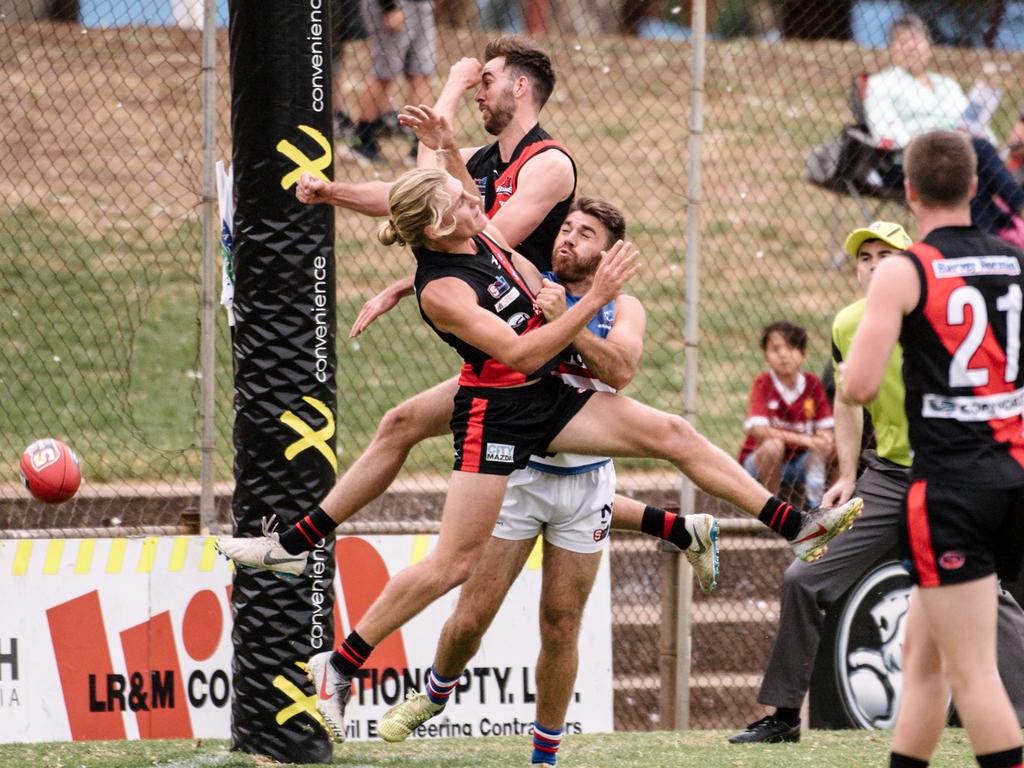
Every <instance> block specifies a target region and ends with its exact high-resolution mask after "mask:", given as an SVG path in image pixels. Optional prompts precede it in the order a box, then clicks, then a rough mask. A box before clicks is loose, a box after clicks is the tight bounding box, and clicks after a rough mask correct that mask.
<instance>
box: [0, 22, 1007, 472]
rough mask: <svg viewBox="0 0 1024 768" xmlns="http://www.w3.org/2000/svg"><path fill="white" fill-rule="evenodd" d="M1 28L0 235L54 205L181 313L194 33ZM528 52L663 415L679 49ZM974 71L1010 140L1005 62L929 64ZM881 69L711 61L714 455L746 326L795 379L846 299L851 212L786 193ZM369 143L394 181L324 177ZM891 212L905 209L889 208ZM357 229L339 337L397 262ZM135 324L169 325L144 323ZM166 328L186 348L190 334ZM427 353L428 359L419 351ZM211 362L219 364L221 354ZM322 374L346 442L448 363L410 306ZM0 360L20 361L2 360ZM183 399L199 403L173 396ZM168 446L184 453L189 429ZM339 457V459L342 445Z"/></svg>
mask: <svg viewBox="0 0 1024 768" xmlns="http://www.w3.org/2000/svg"><path fill="white" fill-rule="evenodd" d="M3 29H4V35H5V43H4V45H3V47H2V48H0V78H3V82H4V83H5V87H4V88H3V89H0V142H2V149H0V152H2V156H3V158H4V159H3V169H4V173H3V174H2V175H0V199H2V201H3V202H2V206H0V213H2V214H3V221H4V222H5V223H4V227H5V228H7V229H8V230H11V229H12V228H17V227H18V226H19V225H18V222H19V221H24V220H25V219H26V216H25V212H26V210H30V209H36V210H40V209H42V210H46V211H49V213H48V214H47V215H48V216H49V217H50V220H51V221H53V222H54V225H55V226H56V225H58V224H59V225H60V226H62V227H65V228H67V227H70V228H71V230H72V231H74V232H75V233H76V236H77V237H78V238H80V239H81V240H83V241H86V242H87V243H88V244H89V248H91V249H92V250H93V253H92V255H91V256H90V258H89V260H88V262H87V263H88V268H89V269H94V270H126V271H127V272H133V271H136V270H138V271H140V272H142V273H145V274H146V275H147V279H149V280H156V281H158V282H159V277H160V275H161V274H163V275H164V276H165V277H164V278H163V280H164V281H163V283H160V290H161V292H163V291H168V292H169V293H170V294H172V295H174V296H175V299H174V301H176V302H177V303H179V304H180V303H181V302H183V301H184V302H187V301H189V300H190V298H189V297H190V296H194V295H196V282H195V276H196V275H197V274H198V258H199V257H198V254H199V243H200V238H199V218H200V217H199V214H200V207H199V206H200V202H201V200H200V194H201V183H200V182H201V178H200V174H201V160H200V158H201V154H200V153H201V116H200V109H201V99H200V76H201V68H200V52H201V41H200V36H199V34H198V33H196V32H188V31H183V30H178V29H166V28H136V29H110V30H96V29H90V30H87V31H84V32H83V31H82V30H81V29H79V28H77V27H73V26H65V25H57V26H54V25H30V26H10V25H9V26H6V27H4V28H3ZM485 40H486V35H484V34H481V33H467V32H456V31H451V30H443V31H442V35H441V40H440V51H439V60H441V61H449V60H454V59H455V58H457V57H458V56H461V55H472V54H476V53H477V52H479V51H482V49H483V44H484V42H485ZM544 43H545V45H546V46H547V48H548V49H549V50H550V51H551V53H552V56H553V58H554V61H555V64H556V68H557V71H558V72H559V74H560V83H559V86H558V88H557V89H556V93H555V95H554V96H553V98H552V101H551V103H550V104H549V105H548V107H547V109H546V110H545V115H544V119H543V124H544V125H545V126H546V127H547V128H548V129H549V130H550V131H551V132H552V133H553V134H555V135H556V136H557V137H558V138H560V139H561V140H563V141H564V142H565V143H566V144H567V145H568V146H569V147H570V149H571V150H572V152H573V154H574V155H575V157H576V159H577V162H578V164H579V169H580V190H581V191H582V192H586V193H587V194H598V195H602V196H605V197H608V198H610V199H612V200H615V201H617V202H619V203H620V204H621V205H622V206H623V207H624V208H625V209H626V211H627V212H628V214H629V218H630V228H631V233H632V236H633V237H634V238H635V239H636V241H637V242H638V243H639V245H640V247H641V249H642V250H643V252H644V258H645V261H646V264H647V266H646V269H645V272H644V274H643V275H642V277H641V278H639V279H638V280H637V281H636V283H635V285H634V286H633V291H634V292H635V293H636V294H637V295H638V296H639V297H640V298H641V299H643V301H644V302H645V304H646V306H647V308H648V311H649V313H650V325H649V333H648V343H647V354H646V358H645V362H644V364H643V370H642V374H641V375H640V376H639V377H638V379H637V380H636V382H635V384H634V385H633V388H632V389H633V393H634V394H636V395H637V396H639V397H640V398H641V399H643V400H645V401H648V402H651V403H652V404H655V405H658V406H660V407H664V408H669V409H673V410H678V409H679V407H680V397H679V395H678V393H679V392H680V391H681V389H682V350H683V344H682V339H681V336H682V330H681V329H682V327H683V321H684V309H683V295H684V277H685V261H686V245H687V238H686V218H687V213H688V204H689V201H688V198H687V172H688V163H689V158H688V140H689V135H690V130H689V120H690V118H689V112H690V75H689V73H690V55H691V49H690V47H689V45H686V44H680V43H678V42H657V41H640V40H635V39H623V38H602V39H579V40H577V39H571V38H570V39H549V40H546V41H544ZM219 50H220V56H221V60H220V63H219V67H218V104H219V112H218V122H219V130H218V145H219V150H220V151H219V154H220V156H221V157H224V158H227V157H229V155H230V137H229V131H228V124H229V83H228V73H227V60H226V51H227V39H226V34H225V33H224V32H223V31H222V32H221V34H220V38H219ZM985 62H990V63H991V64H993V65H994V66H995V71H994V73H993V74H992V75H991V79H992V80H993V82H994V83H995V84H996V85H997V87H1003V88H1004V91H1005V92H1007V94H1008V97H1007V99H1006V104H1005V109H1004V111H1003V112H1002V113H1000V115H999V117H998V119H997V128H1002V129H1005V128H1006V127H1007V124H1008V121H1009V118H1010V110H1011V108H1012V102H1013V100H1014V99H1015V98H1016V97H1017V93H1016V88H1017V81H1016V79H1015V72H1019V71H1020V66H1021V63H1022V62H1021V59H1020V56H1019V55H1016V54H1008V53H993V54H989V53H986V52H976V51H940V52H939V56H938V62H937V66H938V68H940V69H942V70H943V71H946V72H949V73H953V74H956V75H957V76H958V77H960V78H961V81H962V82H963V84H964V85H965V86H968V85H969V80H970V79H971V77H972V76H973V74H975V73H977V72H980V71H981V67H982V64H983V63H985ZM883 64H884V60H883V56H882V54H880V53H878V52H871V51H863V50H861V49H859V48H857V47H856V46H854V45H853V44H839V43H815V44H808V43H787V44H775V45H771V44H765V43H759V42H754V41H749V40H742V41H734V42H727V43H713V44H711V45H710V46H709V48H708V61H707V75H706V89H705V96H706V101H705V107H704V126H703V129H704V130H703V137H702V138H703V153H702V158H703V180H704V188H703V198H702V200H701V205H702V208H701V210H702V221H703V226H702V262H701V283H702V292H701V328H702V337H701V338H702V340H701V347H700V356H701V357H700V359H701V364H700V382H699V390H700V393H701V396H700V403H701V404H700V412H699V420H700V422H701V425H702V426H703V427H704V428H705V429H707V430H708V432H709V434H710V435H711V437H712V438H713V439H715V440H716V441H717V442H719V443H720V444H721V445H722V446H723V447H725V448H726V449H727V450H729V451H732V450H734V449H735V448H736V447H737V445H738V440H739V425H740V422H741V421H742V417H743V413H744V410H745V399H746V391H747V387H748V385H749V382H750V379H751V377H752V375H753V373H754V372H755V371H756V370H757V369H759V368H760V366H761V360H760V352H759V350H758V349H757V341H756V340H757V337H758V334H759V329H760V327H761V326H762V325H763V324H764V323H765V322H767V321H770V320H772V319H777V318H779V317H790V318H792V319H795V320H798V321H800V322H803V323H804V324H805V325H807V326H808V329H809V330H810V332H811V336H812V347H811V350H810V356H809V361H808V367H809V368H811V369H812V370H816V369H818V368H819V367H820V365H821V364H822V363H823V362H824V360H825V359H826V357H827V355H828V352H829V345H828V341H827V338H828V328H829V324H830V318H831V316H832V314H833V313H834V311H835V310H836V309H838V308H839V307H840V306H842V305H843V304H845V303H847V302H848V301H849V300H851V299H852V298H853V297H854V296H855V294H856V289H855V285H854V283H853V281H852V279H851V276H850V274H849V270H846V271H843V272H838V273H837V272H832V271H827V270H826V269H825V264H826V262H827V260H828V258H829V254H828V253H827V252H826V251H827V243H828V233H829V232H830V231H831V230H833V229H835V230H837V231H840V230H842V229H847V228H850V227H851V226H854V225H858V224H859V223H860V221H859V214H858V212H857V210H856V208H855V207H854V206H853V205H852V204H851V203H850V202H849V201H843V204H842V205H841V206H840V207H839V209H838V211H837V213H838V218H837V219H835V220H833V218H832V215H831V212H832V204H833V199H834V198H833V196H832V195H831V194H829V193H827V192H824V191H822V190H820V189H817V188H815V187H812V186H810V185H809V184H807V183H806V182H805V181H804V180H803V169H804V158H805V156H806V154H807V152H808V150H809V149H810V147H811V146H813V145H814V144H816V143H819V142H821V141H823V140H826V139H828V138H830V137H832V136H834V135H835V134H836V132H837V130H838V128H839V126H840V125H841V124H842V123H843V122H844V121H845V120H846V118H847V106H846V98H847V86H848V83H849V79H850V76H851V75H852V74H853V73H855V72H857V71H860V70H869V71H870V70H876V69H878V68H880V67H881V66H883ZM366 69H367V56H366V50H365V46H364V45H363V44H355V45H353V46H351V47H350V50H349V51H348V52H347V55H346V73H345V81H344V84H343V90H344V91H345V93H346V98H347V99H348V101H349V103H350V104H352V103H354V98H353V97H354V92H355V89H356V88H357V87H358V85H359V83H360V81H361V78H362V74H363V73H364V72H365V71H366ZM437 82H438V84H439V83H440V80H438V81H437ZM459 122H460V126H461V128H462V133H461V135H462V139H463V141H464V143H465V144H467V145H472V144H479V143H483V142H485V141H487V139H488V137H487V136H486V135H484V134H483V132H482V130H481V129H480V128H479V126H478V123H477V118H476V113H475V111H474V110H473V108H472V105H470V104H468V103H467V104H466V106H465V108H464V109H463V110H462V112H461V113H460V115H459ZM385 150H386V153H387V154H388V156H389V157H390V158H391V159H392V160H393V165H391V166H390V167H385V168H382V169H363V168H361V167H358V166H356V165H353V164H350V163H343V162H340V161H339V162H338V164H337V166H336V174H337V176H338V177H339V178H346V179H353V180H358V179H370V178H375V177H377V176H381V177H385V178H386V177H389V176H391V175H397V174H398V173H400V172H401V170H402V167H401V164H400V162H399V159H400V157H401V155H402V154H404V151H405V145H404V144H400V143H393V142H392V143H386V146H385ZM887 214H888V215H890V216H901V215H903V214H902V213H901V212H900V211H899V210H898V209H893V208H889V209H888V211H887ZM32 226H33V227H35V226H36V225H34V224H33V225H32ZM47 229H48V227H45V226H44V227H42V228H41V230H42V231H39V232H31V233H28V234H30V235H32V238H31V239H32V242H33V243H36V244H38V246H39V247H38V249H37V250H38V252H39V253H40V254H43V255H42V256H41V258H46V256H45V254H46V253H47V251H48V250H50V249H49V248H48V246H47V243H48V242H50V241H47V239H46V237H47V236H48V235H47ZM371 230H372V223H370V222H367V221H364V220H361V219H359V218H358V217H356V216H354V215H350V214H345V213H339V215H338V217H337V242H338V256H339V258H338V299H339V328H340V329H341V330H342V331H343V330H344V329H345V328H347V325H348V322H349V320H350V319H351V318H352V317H354V313H355V312H356V310H357V309H358V307H359V305H360V304H361V303H362V301H363V300H364V298H366V297H367V296H368V295H370V294H371V293H372V292H374V291H375V290H377V289H379V288H380V287H381V286H382V285H383V284H384V282H385V281H386V280H387V279H390V278H391V277H395V276H397V275H399V274H401V273H402V272H404V271H405V270H407V269H408V268H409V266H410V262H409V261H407V260H406V261H401V260H399V261H397V262H396V261H395V260H394V257H393V256H390V255H388V254H386V253H384V252H382V251H381V250H380V249H379V248H377V247H374V246H373V245H370V244H369V242H370V240H369V234H370V232H371ZM6 234H8V235H11V234H17V233H12V232H10V231H8V232H7V233H6ZM21 235H22V236H25V235H26V233H21ZM55 236H56V235H55ZM3 237H4V233H2V232H0V242H7V241H5V240H3ZM24 239H25V238H24V237H22V240H21V242H23V241H24ZM12 247H15V248H17V247H22V246H12ZM52 250H53V251H55V252H56V251H59V250H60V249H58V248H53V249H52ZM126 252H127V255H126ZM131 258H134V259H135V261H134V262H131V261H130V259H131ZM52 266H54V267H56V268H58V269H59V268H60V265H56V264H55V265H52ZM0 288H2V286H0ZM153 290H154V291H155V288H154V289H153ZM153 295H154V294H153V292H152V291H151V292H149V293H147V292H145V291H143V292H141V293H140V295H139V296H138V297H135V298H134V299H132V300H133V301H137V302H138V303H139V306H138V313H139V320H138V322H139V323H142V324H145V323H146V322H147V312H149V313H152V312H155V311H157V309H158V308H159V305H157V306H156V307H155V308H152V309H151V308H150V307H149V304H148V302H149V301H150V298H147V297H152V296H153ZM72 317H73V316H72ZM72 321H73V320H72ZM150 324H151V325H154V326H160V325H163V324H164V321H163V319H162V318H161V316H159V315H158V316H156V319H152V318H151V319H150ZM173 332H174V333H176V334H177V335H178V336H180V335H181V334H183V333H184V334H189V335H191V334H194V330H193V329H192V328H184V329H178V330H176V331H173ZM154 333H155V336H154V338H155V339H157V341H154V343H159V341H158V339H159V333H157V331H156V329H154ZM425 350H432V351H430V352H429V354H426V355H425V352H424V351H425ZM221 354H222V355H226V354H227V350H226V348H225V349H222V352H221ZM339 359H340V363H339V368H340V371H341V374H340V377H339V390H340V391H341V392H342V410H343V411H344V413H343V414H342V417H343V419H345V429H346V430H347V431H348V434H349V438H348V439H347V440H346V443H347V444H349V445H351V446H352V447H353V448H354V447H355V446H358V445H362V444H363V443H364V442H365V440H366V438H367V437H368V434H369V432H370V431H371V430H372V429H373V426H374V424H375V423H376V420H377V418H378V417H379V416H380V414H381V413H382V412H383V410H384V409H385V408H386V407H387V406H388V405H390V404H392V403H394V402H396V401H397V400H399V399H401V398H402V397H404V396H407V395H409V394H412V393H413V392H415V391H417V390H418V389H419V388H421V387H422V386H424V385H426V384H427V383H430V382H432V381H435V380H437V379H439V378H440V377H441V376H443V375H446V374H447V373H448V372H449V371H450V370H452V367H453V361H452V358H451V357H450V355H448V354H447V353H446V352H444V351H439V350H438V347H437V346H436V344H435V342H433V341H431V340H430V339H429V336H428V334H427V333H426V331H425V329H423V328H421V327H420V324H419V323H418V322H417V321H416V318H415V313H414V312H413V311H412V308H411V307H407V308H405V309H403V310H401V311H400V313H399V315H398V322H396V321H395V320H393V319H385V320H384V321H382V322H381V324H380V325H379V326H378V327H377V328H375V329H373V330H372V331H371V333H369V334H368V335H367V336H366V337H365V339H364V340H363V341H362V343H361V344H360V345H359V346H358V348H357V347H356V346H354V345H350V344H349V343H347V342H345V341H343V342H342V343H341V344H339ZM0 363H7V364H10V365H12V366H14V367H16V366H17V360H14V359H11V360H4V361H0ZM133 365H136V366H137V365H139V364H137V363H133ZM225 370H226V368H225ZM131 375H132V378H133V381H136V380H138V379H139V378H140V377H141V378H145V377H146V376H149V375H150V373H148V372H147V371H146V370H140V369H138V368H136V369H133V370H132V371H131ZM133 386H134V384H133ZM189 386H194V384H190V385H189ZM130 399H131V398H130V397H129V400H130ZM181 405H182V406H183V407H186V408H194V407H195V403H194V400H192V399H187V398H186V399H185V400H184V401H182V404H181ZM223 415H224V418H225V424H224V425H222V428H221V433H222V435H227V434H228V431H229V429H230V426H229V419H230V412H229V403H225V404H224V409H223ZM186 421H187V420H186ZM182 437H183V441H184V443H185V444H186V445H188V444H189V443H190V441H191V439H192V437H191V436H190V435H189V434H187V433H186V434H184V435H183V436H182ZM181 450H183V451H184V452H186V453H188V452H189V451H192V450H193V449H192V448H191V447H185V448H182V449H181ZM443 453H444V450H443V449H439V450H438V451H436V452H434V453H433V454H428V455H425V456H420V457H419V458H416V459H415V460H414V461H413V462H412V468H413V469H417V468H420V469H422V468H425V467H429V466H438V464H437V462H438V461H440V462H441V465H443V463H444V462H443V461H442V460H441V459H439V458H438V457H439V456H441V455H442V454H443ZM345 454H346V459H347V458H350V457H351V455H352V450H346V452H345ZM226 458H227V456H226V452H225V459H226ZM188 463H189V464H190V465H191V463H192V462H191V460H190V461H189V462H188Z"/></svg>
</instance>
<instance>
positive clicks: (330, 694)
mask: <svg viewBox="0 0 1024 768" xmlns="http://www.w3.org/2000/svg"><path fill="white" fill-rule="evenodd" d="M332 653H333V651H324V652H323V653H318V654H317V655H316V656H313V657H312V658H311V659H310V660H309V661H307V662H306V676H307V677H308V678H309V680H310V682H311V683H313V687H314V688H316V708H317V711H318V712H319V713H320V715H321V716H322V717H323V719H324V730H326V731H327V735H328V736H330V737H331V738H332V739H333V740H334V741H337V742H339V743H341V742H343V741H344V740H345V707H346V706H347V705H348V700H349V699H350V698H352V678H351V677H348V676H347V675H343V674H341V673H340V672H339V671H338V670H336V669H335V668H334V666H333V665H332V664H331V654H332Z"/></svg>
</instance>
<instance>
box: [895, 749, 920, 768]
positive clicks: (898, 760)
mask: <svg viewBox="0 0 1024 768" xmlns="http://www.w3.org/2000/svg"><path fill="white" fill-rule="evenodd" d="M889 768H928V761H927V760H919V759H917V758H916V757H909V756H908V755H901V754H900V753H899V752H890V753H889Z"/></svg>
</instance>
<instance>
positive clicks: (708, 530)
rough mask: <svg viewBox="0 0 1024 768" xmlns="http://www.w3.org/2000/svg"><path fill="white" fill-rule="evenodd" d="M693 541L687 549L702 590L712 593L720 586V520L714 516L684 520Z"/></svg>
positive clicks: (687, 554)
mask: <svg viewBox="0 0 1024 768" xmlns="http://www.w3.org/2000/svg"><path fill="white" fill-rule="evenodd" d="M683 524H684V525H685V526H686V530H688V531H689V532H690V536H692V537H693V541H691V542H690V546H688V547H687V548H686V559H687V560H689V561H690V565H691V566H692V567H693V572H694V574H696V576H697V581H698V582H699V583H700V588H701V589H703V590H704V591H705V592H710V591H711V590H713V589H714V588H715V587H717V586H718V520H716V519H715V518H714V517H713V516H712V515H687V516H686V517H685V518H683Z"/></svg>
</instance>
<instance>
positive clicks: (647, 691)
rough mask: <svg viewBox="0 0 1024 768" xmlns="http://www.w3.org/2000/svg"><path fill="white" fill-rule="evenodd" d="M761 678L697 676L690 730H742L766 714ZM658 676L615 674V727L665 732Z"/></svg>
mask: <svg viewBox="0 0 1024 768" xmlns="http://www.w3.org/2000/svg"><path fill="white" fill-rule="evenodd" d="M760 685H761V676H760V674H757V675H754V674H747V675H737V674H732V675H729V674H724V673H704V674H694V675H693V676H692V677H691V684H690V728H693V729H711V728H714V729H725V730H731V729H736V730H739V729H740V728H742V727H743V725H744V724H745V723H749V722H753V721H754V720H756V719H757V718H759V717H761V716H762V715H763V714H764V707H763V706H761V705H760V704H758V703H757V691H758V688H759V687H760ZM660 690H661V688H660V682H659V679H658V676H657V675H625V674H621V673H620V672H619V670H618V669H616V673H615V684H614V706H615V727H616V729H621V730H641V731H643V730H649V731H654V730H663V729H664V726H662V725H661V716H660V714H659V713H660V695H661V694H660Z"/></svg>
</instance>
